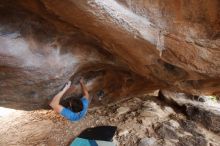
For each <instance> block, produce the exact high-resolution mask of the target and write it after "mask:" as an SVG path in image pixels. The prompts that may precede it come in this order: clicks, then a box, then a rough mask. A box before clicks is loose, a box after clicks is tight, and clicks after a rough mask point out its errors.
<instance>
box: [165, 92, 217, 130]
mask: <svg viewBox="0 0 220 146" xmlns="http://www.w3.org/2000/svg"><path fill="white" fill-rule="evenodd" d="M163 95H164V96H165V98H167V99H169V100H172V102H175V103H176V104H177V105H179V106H182V107H184V108H185V110H186V115H187V116H188V117H189V119H191V120H194V121H196V122H199V123H201V124H203V125H204V126H205V127H206V128H207V129H209V130H211V131H213V132H215V133H217V134H219V133H220V114H219V111H220V103H215V102H213V103H212V102H211V101H210V102H208V103H203V102H198V101H193V100H191V99H189V98H187V96H186V95H185V94H183V93H182V94H180V93H173V92H169V91H163ZM187 125H188V124H187ZM189 129H190V128H189Z"/></svg>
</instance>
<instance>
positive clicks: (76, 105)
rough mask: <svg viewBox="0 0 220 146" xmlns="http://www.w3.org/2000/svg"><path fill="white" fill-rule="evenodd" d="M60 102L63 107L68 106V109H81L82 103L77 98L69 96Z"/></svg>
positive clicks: (79, 110)
mask: <svg viewBox="0 0 220 146" xmlns="http://www.w3.org/2000/svg"><path fill="white" fill-rule="evenodd" d="M61 104H62V105H63V106H64V107H66V108H69V109H70V110H72V111H73V112H76V113H78V112H81V111H82V110H83V104H82V102H81V100H80V99H78V98H74V97H70V98H68V99H65V100H63V101H62V102H61Z"/></svg>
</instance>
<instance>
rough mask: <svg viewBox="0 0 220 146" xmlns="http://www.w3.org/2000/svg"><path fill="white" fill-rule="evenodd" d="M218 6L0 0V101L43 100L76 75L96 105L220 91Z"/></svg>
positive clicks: (186, 0)
mask: <svg viewBox="0 0 220 146" xmlns="http://www.w3.org/2000/svg"><path fill="white" fill-rule="evenodd" d="M219 8H220V2H219V1H218V0H212V1H193V0H171V1H170V0H169V1H168V0H164V1H160V0H154V1H151V0H143V1H135V0H130V1H125V0H117V1H115V0H105V1H103V0H94V1H91V0H81V1H77V0H62V1H60V0H44V1H38V0H32V1H29V0H5V1H4V2H0V20H1V21H0V81H1V84H0V94H1V97H0V98H1V105H9V104H8V103H4V102H9V101H13V102H14V101H16V102H27V103H37V104H40V103H42V104H45V103H46V98H47V97H51V96H53V95H54V94H55V93H56V92H58V91H59V90H60V89H61V88H62V86H63V85H64V83H65V82H66V81H68V80H69V79H71V80H72V81H73V83H75V84H77V80H78V78H79V77H80V76H83V77H84V78H85V80H86V81H87V82H88V86H89V89H90V91H91V94H92V95H93V96H94V103H96V104H97V103H100V102H103V101H104V102H106V103H107V102H111V101H112V100H117V99H119V98H120V97H125V96H131V95H138V94H143V93H147V92H150V91H153V90H156V89H169V90H175V91H181V92H187V93H191V94H220V39H219V36H220V32H219V30H220V19H219V18H220V13H219V11H220V10H219ZM100 90H103V91H104V96H103V98H99V97H98V96H97V95H96V94H97V92H99V91H100Z"/></svg>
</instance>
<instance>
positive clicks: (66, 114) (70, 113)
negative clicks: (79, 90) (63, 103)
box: [60, 97, 89, 121]
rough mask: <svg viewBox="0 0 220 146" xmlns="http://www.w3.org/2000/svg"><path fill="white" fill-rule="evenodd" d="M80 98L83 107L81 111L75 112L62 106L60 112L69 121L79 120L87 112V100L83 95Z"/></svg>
mask: <svg viewBox="0 0 220 146" xmlns="http://www.w3.org/2000/svg"><path fill="white" fill-rule="evenodd" d="M80 100H81V102H82V104H83V109H82V111H81V112H78V113H75V112H73V111H71V110H70V109H68V108H65V107H64V108H63V109H62V111H61V113H60V114H61V115H62V116H64V117H65V118H66V119H68V120H70V121H79V120H81V119H82V118H83V117H84V116H85V115H86V113H87V109H88V106H89V101H88V99H86V98H85V97H82V98H81V99H80Z"/></svg>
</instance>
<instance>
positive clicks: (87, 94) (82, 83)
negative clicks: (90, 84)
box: [79, 79, 89, 100]
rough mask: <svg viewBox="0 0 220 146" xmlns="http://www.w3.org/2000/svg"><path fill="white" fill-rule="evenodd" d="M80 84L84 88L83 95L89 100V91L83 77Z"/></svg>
mask: <svg viewBox="0 0 220 146" xmlns="http://www.w3.org/2000/svg"><path fill="white" fill-rule="evenodd" d="M79 82H80V85H81V88H82V93H83V97H85V98H86V99H88V100H89V92H88V90H87V88H86V86H85V84H84V82H83V79H80V81H79Z"/></svg>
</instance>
